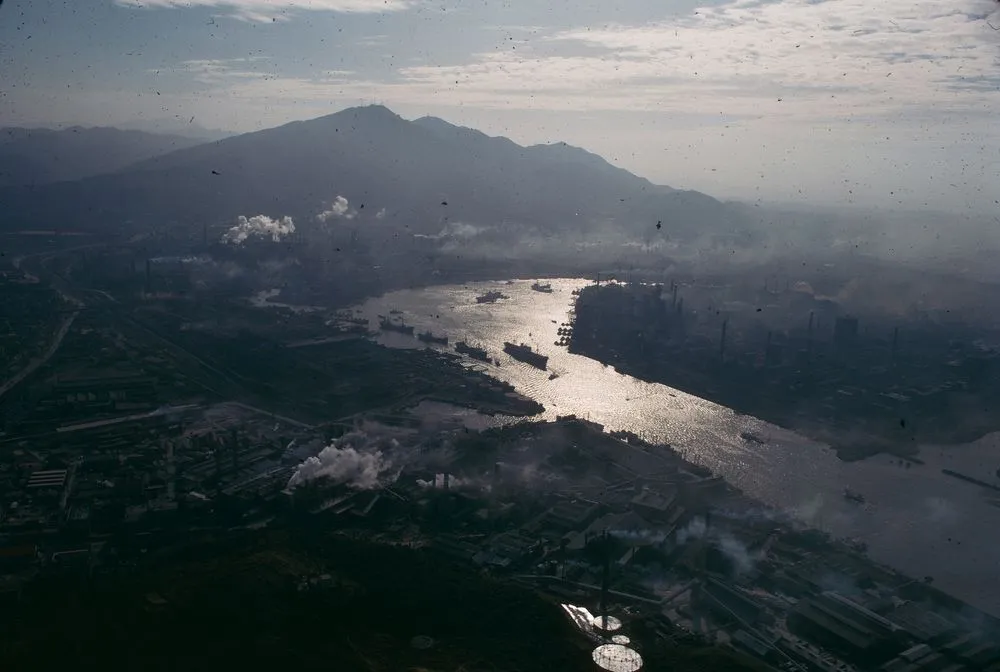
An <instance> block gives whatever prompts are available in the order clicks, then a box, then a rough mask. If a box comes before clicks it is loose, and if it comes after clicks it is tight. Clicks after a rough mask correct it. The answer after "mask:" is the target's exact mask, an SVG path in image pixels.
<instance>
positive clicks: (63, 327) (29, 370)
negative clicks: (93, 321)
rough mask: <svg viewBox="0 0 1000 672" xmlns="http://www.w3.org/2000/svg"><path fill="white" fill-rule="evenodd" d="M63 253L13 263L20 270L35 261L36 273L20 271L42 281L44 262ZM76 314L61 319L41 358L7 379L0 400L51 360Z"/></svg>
mask: <svg viewBox="0 0 1000 672" xmlns="http://www.w3.org/2000/svg"><path fill="white" fill-rule="evenodd" d="M83 247H93V246H92V245H89V246H83ZM63 252H64V251H60V252H44V253H40V254H34V255H30V256H27V257H20V258H18V259H16V260H15V261H14V266H15V267H17V268H18V269H21V265H22V263H23V262H24V261H25V260H26V259H37V263H38V267H37V269H36V270H37V272H36V273H31V272H30V271H28V270H27V269H22V270H24V272H25V273H27V274H28V275H31V276H33V277H36V278H39V279H42V278H43V270H44V268H43V266H44V263H45V260H46V259H49V258H50V257H52V256H54V255H56V254H62V253H63ZM49 285H50V286H51V287H52V288H53V289H54V290H55V291H56V292H58V293H59V295H60V296H62V297H63V299H65V300H66V301H68V302H69V303H72V304H74V305H76V306H77V307H78V308H81V309H82V308H84V307H85V304H84V302H83V301H80V300H79V299H78V298H77V297H75V296H73V295H72V294H70V293H69V292H67V291H65V288H63V287H62V286H60V285H58V284H56V283H53V282H50V283H49ZM78 314H79V311H74V312H72V313H70V314H69V315H67V316H66V317H65V318H63V321H62V323H61V324H60V325H59V329H58V330H57V331H56V334H55V338H53V340H52V342H51V343H50V344H49V347H48V349H46V351H45V353H44V354H42V356H40V357H36V358H35V359H33V360H31V361H30V362H28V363H27V364H26V365H25V367H24V368H23V369H21V370H20V371H19V372H18V373H16V374H14V376H13V377H11V378H9V379H8V380H7V381H6V382H4V384H3V385H0V398H2V397H3V395H5V394H6V393H7V392H9V391H10V390H12V389H14V388H15V387H17V386H18V385H19V384H20V383H21V381H23V380H24V379H25V378H27V377H28V376H30V375H31V374H33V373H34V372H35V371H37V370H38V369H39V367H41V366H43V365H44V364H45V363H46V362H48V361H49V360H50V359H52V355H54V354H56V351H58V350H59V346H60V345H62V342H63V339H64V338H66V334H68V333H69V330H70V327H72V326H73V322H74V321H75V320H76V316H77V315H78Z"/></svg>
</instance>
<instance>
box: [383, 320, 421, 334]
mask: <svg viewBox="0 0 1000 672" xmlns="http://www.w3.org/2000/svg"><path fill="white" fill-rule="evenodd" d="M378 327H379V329H381V330H382V331H395V332H397V333H400V334H406V335H408V336H412V335H413V327H411V326H409V325H407V324H403V322H402V320H400V322H399V323H396V322H391V321H389V320H387V319H385V318H384V317H383V318H382V320H381V321H380V322H379V323H378Z"/></svg>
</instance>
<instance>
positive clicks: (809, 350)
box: [806, 310, 813, 355]
mask: <svg viewBox="0 0 1000 672" xmlns="http://www.w3.org/2000/svg"><path fill="white" fill-rule="evenodd" d="M812 346H813V311H811V310H810V311H809V328H808V330H807V331H806V353H807V354H810V355H811V354H812Z"/></svg>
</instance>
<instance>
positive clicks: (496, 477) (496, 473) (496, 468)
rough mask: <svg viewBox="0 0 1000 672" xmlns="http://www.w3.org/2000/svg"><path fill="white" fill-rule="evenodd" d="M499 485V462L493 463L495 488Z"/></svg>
mask: <svg viewBox="0 0 1000 672" xmlns="http://www.w3.org/2000/svg"><path fill="white" fill-rule="evenodd" d="M499 485H500V463H499V462H494V463H493V487H494V488H495V487H497V486H499Z"/></svg>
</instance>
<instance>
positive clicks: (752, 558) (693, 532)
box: [676, 516, 760, 574]
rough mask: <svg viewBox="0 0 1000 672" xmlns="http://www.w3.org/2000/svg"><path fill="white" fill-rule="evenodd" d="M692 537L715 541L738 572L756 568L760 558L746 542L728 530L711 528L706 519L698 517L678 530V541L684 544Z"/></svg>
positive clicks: (679, 543)
mask: <svg viewBox="0 0 1000 672" xmlns="http://www.w3.org/2000/svg"><path fill="white" fill-rule="evenodd" d="M692 539H708V540H711V541H713V542H714V545H715V547H716V548H718V549H719V551H721V552H722V554H723V555H725V556H726V557H727V558H729V559H730V560H731V561H732V563H733V566H734V567H735V569H736V572H737V573H739V574H744V573H746V572H749V571H750V570H752V569H753V568H754V565H755V564H756V563H757V560H759V559H760V558H759V556H758V555H756V554H751V553H750V551H749V549H748V548H747V546H746V544H744V543H743V542H742V541H740V540H739V539H737V538H736V537H734V536H733V535H732V534H730V533H729V532H727V531H726V530H722V529H719V528H716V527H713V528H711V529H710V528H709V527H708V525H707V523H706V522H705V519H704V518H702V517H700V516H699V517H696V518H693V519H692V520H691V522H690V523H688V524H687V526H685V527H683V528H681V529H680V530H678V531H677V535H676V541H677V544H678V545H681V546H683V545H684V544H685V543H687V542H688V541H690V540H692Z"/></svg>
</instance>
